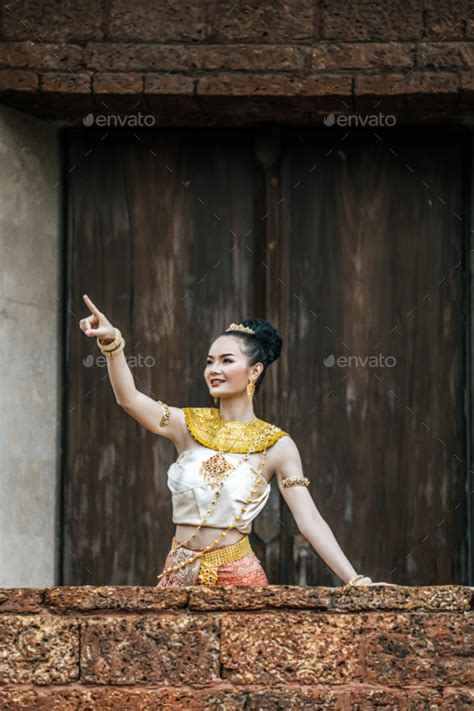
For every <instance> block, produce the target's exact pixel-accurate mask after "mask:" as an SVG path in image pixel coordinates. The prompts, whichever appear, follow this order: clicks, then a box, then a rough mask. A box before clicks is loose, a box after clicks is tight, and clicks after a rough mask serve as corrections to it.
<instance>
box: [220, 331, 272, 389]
mask: <svg viewBox="0 0 474 711" xmlns="http://www.w3.org/2000/svg"><path fill="white" fill-rule="evenodd" d="M239 324H241V325H242V326H248V327H250V328H252V329H253V330H254V331H255V333H244V332H243V331H224V332H223V333H222V334H221V335H223V336H235V337H236V338H239V339H240V340H241V341H242V346H243V351H244V353H245V354H246V356H247V357H248V359H249V365H255V363H263V370H262V372H261V374H260V375H259V377H258V379H257V381H256V383H255V395H256V394H257V393H258V391H259V390H260V387H261V385H262V380H263V378H264V377H265V373H266V372H267V368H268V366H269V365H270V363H273V361H274V360H276V359H277V358H279V357H280V353H281V346H282V343H283V341H282V338H281V336H280V334H279V333H278V331H277V330H276V328H274V327H273V326H272V325H271V323H269V322H268V321H265V319H264V318H246V319H244V320H243V321H239Z"/></svg>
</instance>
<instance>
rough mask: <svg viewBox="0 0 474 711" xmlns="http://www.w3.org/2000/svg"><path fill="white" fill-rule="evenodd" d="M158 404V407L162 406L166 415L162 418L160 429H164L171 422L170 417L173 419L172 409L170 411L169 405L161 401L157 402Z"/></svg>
mask: <svg viewBox="0 0 474 711" xmlns="http://www.w3.org/2000/svg"><path fill="white" fill-rule="evenodd" d="M157 403H158V405H161V407H162V408H163V412H164V415H163V417H162V418H161V422H160V427H164V426H165V425H167V424H168V422H169V421H170V417H171V413H170V409H169V407H168V405H166V403H164V402H161V400H157Z"/></svg>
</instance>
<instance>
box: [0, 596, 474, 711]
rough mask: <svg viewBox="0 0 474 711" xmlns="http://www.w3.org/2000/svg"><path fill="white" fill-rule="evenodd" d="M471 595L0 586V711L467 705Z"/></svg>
mask: <svg viewBox="0 0 474 711" xmlns="http://www.w3.org/2000/svg"><path fill="white" fill-rule="evenodd" d="M473 609H474V588H469V587H463V586H450V585H443V586H431V587H422V588H415V587H403V586H395V587H384V586H378V587H374V588H365V589H359V590H357V589H353V590H349V591H348V590H346V589H344V588H342V587H337V588H328V587H298V586H278V585H270V586H265V587H262V588H247V587H244V586H242V587H233V586H220V587H218V588H215V589H212V588H205V587H188V588H169V589H159V588H156V587H137V586H130V587H129V586H109V587H97V588H96V587H92V586H84V587H71V588H68V587H63V588H62V587H51V588H45V589H26V588H20V589H2V590H0V638H1V639H2V647H1V650H0V708H1V709H2V711H3V710H4V709H5V710H9V711H16V710H17V709H30V708H31V709H33V708H34V709H40V710H44V711H46V710H47V711H50V710H53V711H55V710H57V711H59V710H61V711H72V709H74V710H76V709H82V710H83V711H85V710H86V709H87V710H88V711H92V710H95V709H100V710H101V711H108V710H110V711H111V710H112V709H114V710H115V709H121V710H122V709H142V710H143V711H145V709H150V708H153V709H171V708H172V709H196V710H197V709H209V710H211V709H212V710H216V711H217V709H222V708H225V709H232V710H234V709H235V710H236V711H237V710H239V711H240V710H243V709H252V710H253V711H261V710H262V709H269V710H270V709H283V708H285V709H308V710H309V709H315V708H319V709H337V710H339V711H343V710H345V709H348V708H354V709H357V708H359V709H364V711H365V710H366V709H380V708H394V709H395V708H396V709H402V710H403V711H412V710H413V709H415V710H416V709H420V711H421V709H428V708H432V709H435V708H436V709H452V708H456V709H462V708H465V709H468V708H472V707H473V705H474V690H473V688H472V687H473V684H472V681H473V679H474V665H473V656H474V617H473Z"/></svg>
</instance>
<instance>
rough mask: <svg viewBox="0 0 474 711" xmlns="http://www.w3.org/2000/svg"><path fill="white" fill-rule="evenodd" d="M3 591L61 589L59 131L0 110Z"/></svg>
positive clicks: (0, 536)
mask: <svg viewBox="0 0 474 711" xmlns="http://www.w3.org/2000/svg"><path fill="white" fill-rule="evenodd" d="M0 167H1V168H0V260H1V261H0V264H1V268H0V308H1V319H0V357H1V364H0V405H1V406H0V431H1V449H0V587H36V586H37V587H43V586H49V585H54V584H56V583H57V581H58V578H57V565H58V552H59V548H58V543H59V538H58V500H59V499H58V492H59V488H58V482H59V467H58V462H59V452H60V446H59V445H60V435H61V424H60V407H61V373H60V362H61V349H62V347H63V339H62V337H61V314H62V311H63V309H62V295H61V273H62V269H61V260H62V254H61V248H60V247H61V242H60V214H61V210H60V201H61V192H62V183H61V182H60V181H61V172H60V170H61V161H60V141H59V129H58V127H57V126H55V125H53V124H50V123H47V122H45V121H41V120H38V119H36V118H34V117H31V116H29V115H27V114H24V113H22V112H19V111H15V110H13V109H10V108H7V107H4V106H0Z"/></svg>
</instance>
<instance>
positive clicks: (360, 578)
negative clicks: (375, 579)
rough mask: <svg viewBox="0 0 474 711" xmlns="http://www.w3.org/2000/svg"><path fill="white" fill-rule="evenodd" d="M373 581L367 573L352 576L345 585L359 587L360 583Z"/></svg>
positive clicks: (364, 583)
mask: <svg viewBox="0 0 474 711" xmlns="http://www.w3.org/2000/svg"><path fill="white" fill-rule="evenodd" d="M371 582H372V580H371V579H370V578H369V577H368V576H367V575H362V574H359V575H355V576H354V577H353V578H351V579H350V580H349V581H348V582H347V583H346V584H345V586H344V587H357V586H359V585H367V583H371Z"/></svg>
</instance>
